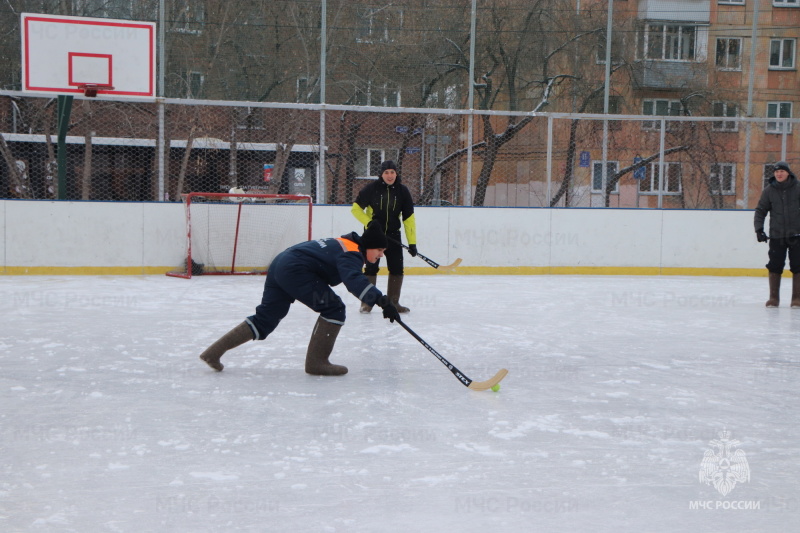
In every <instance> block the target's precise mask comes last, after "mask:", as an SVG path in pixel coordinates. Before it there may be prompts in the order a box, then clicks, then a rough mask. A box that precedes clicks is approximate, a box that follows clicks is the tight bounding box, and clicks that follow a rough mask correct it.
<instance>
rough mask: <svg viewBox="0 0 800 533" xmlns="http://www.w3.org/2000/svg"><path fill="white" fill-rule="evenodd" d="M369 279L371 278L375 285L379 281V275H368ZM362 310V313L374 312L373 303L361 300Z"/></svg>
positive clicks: (370, 280)
mask: <svg viewBox="0 0 800 533" xmlns="http://www.w3.org/2000/svg"><path fill="white" fill-rule="evenodd" d="M367 279H368V280H369V282H370V283H372V284H373V285H375V283H377V281H378V276H367ZM361 312H362V313H371V312H372V306H371V305H367V304H365V303H364V302H361Z"/></svg>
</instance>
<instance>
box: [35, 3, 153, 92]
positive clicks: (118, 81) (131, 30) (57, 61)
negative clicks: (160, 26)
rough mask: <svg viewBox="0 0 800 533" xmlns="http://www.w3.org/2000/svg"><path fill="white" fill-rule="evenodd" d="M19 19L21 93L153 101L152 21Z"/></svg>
mask: <svg viewBox="0 0 800 533" xmlns="http://www.w3.org/2000/svg"><path fill="white" fill-rule="evenodd" d="M21 16H22V25H21V30H22V31H21V34H22V90H23V91H31V92H40V91H45V92H56V93H60V94H71V93H75V94H80V93H84V92H85V88H84V87H85V86H87V85H90V86H92V85H94V86H98V87H100V88H105V87H113V89H107V90H106V89H103V90H102V91H101V92H102V94H109V95H118V96H136V97H155V95H156V94H155V85H156V78H155V74H156V24H155V22H137V21H131V20H116V19H101V18H89V17H63V16H57V15H43V14H32V13H23V14H22V15H21Z"/></svg>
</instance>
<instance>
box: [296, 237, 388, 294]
mask: <svg viewBox="0 0 800 533" xmlns="http://www.w3.org/2000/svg"><path fill="white" fill-rule="evenodd" d="M283 253H288V254H292V255H294V256H295V257H298V258H299V257H302V258H304V261H303V264H304V265H306V266H307V267H308V268H309V270H310V271H311V272H313V273H314V274H316V275H317V276H319V277H320V278H321V279H322V280H324V281H325V282H326V283H327V284H328V285H329V286H331V287H335V286H336V285H339V284H340V283H344V286H345V287H346V288H347V290H348V292H350V294H352V295H353V296H355V297H356V298H358V299H359V300H361V301H362V302H364V303H365V304H367V305H375V303H376V302H377V301H378V298H380V297H381V296H383V294H382V293H381V291H379V290H378V289H377V288H376V287H375V286H374V285H373V284H372V283H370V282H369V280H368V279H367V277H366V276H365V275H364V273H363V272H362V270H363V268H364V263H365V257H366V255H365V252H364V251H363V250H362V247H361V236H359V235H358V233H356V232H352V233H348V234H347V235H342V236H341V237H339V238H334V237H330V238H327V239H317V240H315V241H306V242H301V243H300V244H295V245H294V246H292V247H290V248H287V249H286V250H285V251H284V252H283Z"/></svg>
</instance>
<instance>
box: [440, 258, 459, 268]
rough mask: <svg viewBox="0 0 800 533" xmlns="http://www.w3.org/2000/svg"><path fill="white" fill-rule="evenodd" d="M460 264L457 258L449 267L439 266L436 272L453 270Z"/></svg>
mask: <svg viewBox="0 0 800 533" xmlns="http://www.w3.org/2000/svg"><path fill="white" fill-rule="evenodd" d="M460 264H461V258H460V257H459V258H458V259H456V260H455V261H453V262H452V263H450V264H449V265H439V267H438V269H437V270H453V269H454V268H456V267H457V266H458V265H460Z"/></svg>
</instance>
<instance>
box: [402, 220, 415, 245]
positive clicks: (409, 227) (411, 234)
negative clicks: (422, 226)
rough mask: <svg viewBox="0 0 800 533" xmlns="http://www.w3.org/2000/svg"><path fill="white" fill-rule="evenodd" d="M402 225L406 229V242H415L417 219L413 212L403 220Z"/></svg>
mask: <svg viewBox="0 0 800 533" xmlns="http://www.w3.org/2000/svg"><path fill="white" fill-rule="evenodd" d="M403 227H404V228H405V230H406V240H407V241H408V244H409V245H411V244H417V220H416V219H415V218H414V215H413V214H412V215H411V216H410V217H408V218H407V219H405V220H404V221H403Z"/></svg>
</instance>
